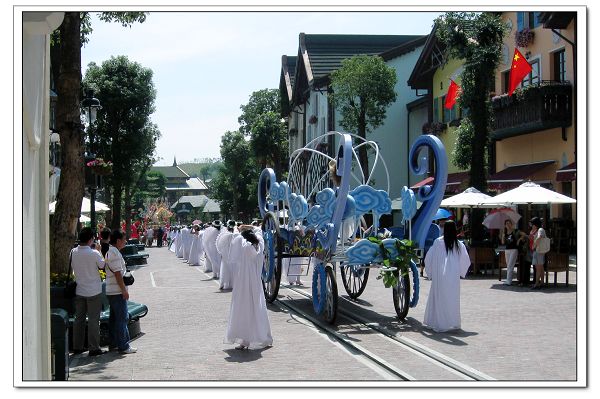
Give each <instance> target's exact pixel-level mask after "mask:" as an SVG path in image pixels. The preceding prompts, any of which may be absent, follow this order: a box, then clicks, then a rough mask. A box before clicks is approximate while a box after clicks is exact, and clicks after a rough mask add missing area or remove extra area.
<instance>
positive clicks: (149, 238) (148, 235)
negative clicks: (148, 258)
mask: <svg viewBox="0 0 600 399" xmlns="http://www.w3.org/2000/svg"><path fill="white" fill-rule="evenodd" d="M152 241H154V229H153V228H152V226H148V228H147V229H146V245H147V246H148V247H151V246H152Z"/></svg>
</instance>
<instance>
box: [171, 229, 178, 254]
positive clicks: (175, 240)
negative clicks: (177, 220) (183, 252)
mask: <svg viewBox="0 0 600 399" xmlns="http://www.w3.org/2000/svg"><path fill="white" fill-rule="evenodd" d="M171 237H172V239H171V246H170V247H169V251H171V252H173V253H176V252H177V243H178V238H177V237H179V232H177V231H173V235H172V236H171Z"/></svg>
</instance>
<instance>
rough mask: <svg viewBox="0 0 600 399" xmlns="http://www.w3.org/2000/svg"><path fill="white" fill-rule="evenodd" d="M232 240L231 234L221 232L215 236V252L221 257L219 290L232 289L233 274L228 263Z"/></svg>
mask: <svg viewBox="0 0 600 399" xmlns="http://www.w3.org/2000/svg"><path fill="white" fill-rule="evenodd" d="M232 240H233V233H232V232H230V231H228V230H223V231H221V233H219V235H218V236H217V242H216V245H217V252H218V253H219V255H221V268H220V270H219V271H220V276H219V288H221V289H224V290H228V289H230V288H233V273H232V267H231V265H230V263H229V248H230V247H231V241H232Z"/></svg>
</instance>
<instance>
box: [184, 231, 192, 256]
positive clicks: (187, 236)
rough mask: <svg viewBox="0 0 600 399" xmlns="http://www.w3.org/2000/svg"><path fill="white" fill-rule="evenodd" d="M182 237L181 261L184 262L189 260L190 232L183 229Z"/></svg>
mask: <svg viewBox="0 0 600 399" xmlns="http://www.w3.org/2000/svg"><path fill="white" fill-rule="evenodd" d="M182 232H183V235H182V238H183V259H184V260H186V261H187V260H189V259H190V249H191V248H192V239H193V237H192V230H191V229H188V228H187V227H186V228H185V229H183V230H182Z"/></svg>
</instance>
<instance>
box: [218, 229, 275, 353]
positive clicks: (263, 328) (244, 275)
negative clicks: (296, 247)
mask: <svg viewBox="0 0 600 399" xmlns="http://www.w3.org/2000/svg"><path fill="white" fill-rule="evenodd" d="M246 227H249V226H244V228H246ZM242 234H243V235H244V236H243V237H244V239H242V240H241V250H240V255H241V262H240V263H239V265H238V272H237V275H236V278H235V285H234V286H233V291H232V294H231V307H230V311H229V323H228V325H227V333H226V335H225V340H224V343H226V344H233V343H238V344H240V346H238V347H236V349H242V350H243V349H248V348H252V349H258V348H264V347H266V346H271V345H272V344H273V337H272V335H271V323H270V322H269V315H268V313H267V303H266V300H265V295H264V293H263V287H262V280H261V277H260V276H261V272H262V265H263V257H264V255H263V250H264V245H265V244H264V241H263V237H262V232H261V230H260V228H255V229H254V235H253V236H252V237H250V236H248V235H247V233H246V232H244V233H242ZM249 240H250V241H249ZM251 241H254V244H253V243H252V242H251Z"/></svg>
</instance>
